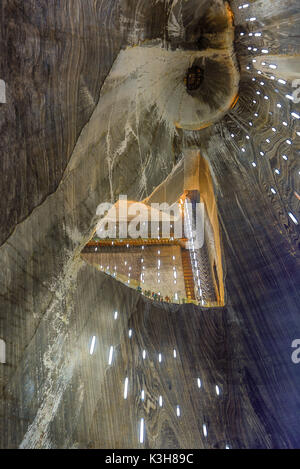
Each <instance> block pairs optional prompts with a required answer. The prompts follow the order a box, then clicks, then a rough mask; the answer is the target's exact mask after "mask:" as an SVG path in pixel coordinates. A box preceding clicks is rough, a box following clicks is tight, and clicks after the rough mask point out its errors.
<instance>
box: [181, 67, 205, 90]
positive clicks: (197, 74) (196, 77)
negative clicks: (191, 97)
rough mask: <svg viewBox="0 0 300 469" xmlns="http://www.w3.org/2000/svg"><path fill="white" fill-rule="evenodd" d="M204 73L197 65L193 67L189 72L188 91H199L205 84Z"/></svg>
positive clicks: (186, 79)
mask: <svg viewBox="0 0 300 469" xmlns="http://www.w3.org/2000/svg"><path fill="white" fill-rule="evenodd" d="M203 79H204V72H203V70H202V69H201V68H200V67H198V66H197V65H193V66H192V67H190V68H189V69H188V71H187V74H186V77H185V84H186V88H187V90H188V91H195V90H198V89H199V88H200V86H201V84H202V82H203Z"/></svg>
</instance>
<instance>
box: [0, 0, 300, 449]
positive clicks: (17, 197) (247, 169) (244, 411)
mask: <svg viewBox="0 0 300 469" xmlns="http://www.w3.org/2000/svg"><path fill="white" fill-rule="evenodd" d="M241 4H242V2H238V1H233V2H230V5H231V8H232V11H233V13H234V26H235V31H234V43H233V44H231V39H230V38H231V34H232V32H231V29H230V27H228V24H226V25H224V24H223V23H222V21H221V23H220V20H218V18H219V14H218V12H219V11H223V10H222V9H223V2H221V0H220V1H217V0H216V1H211V2H210V1H207V0H198V1H197V0H174V1H171V0H170V1H169V0H151V1H150V0H102V1H101V0H72V1H70V0H60V1H46V0H40V1H36V0H26V1H19V0H3V1H2V2H1V7H0V11H1V17H0V21H1V23H0V25H1V26H0V27H1V59H0V60H1V61H0V74H1V76H0V78H1V79H3V80H4V81H5V83H6V99H7V102H6V104H0V106H1V107H0V127H1V139H0V149H1V159H0V161H1V165H2V166H1V200H0V214H1V220H2V223H1V226H0V236H1V247H0V250H1V270H0V289H1V290H0V291H1V295H0V298H1V300H0V338H2V339H4V340H5V342H6V364H0V447H1V448H136V447H140V446H141V445H140V443H139V435H138V431H139V421H140V419H141V418H142V417H144V418H145V428H146V436H145V442H144V444H143V445H142V447H144V448H224V447H225V445H229V446H230V447H231V448H295V447H299V446H300V425H299V410H300V393H299V386H300V365H299V364H298V365H296V364H294V363H293V362H292V360H291V353H292V349H291V343H292V341H293V340H294V339H296V338H300V321H299V314H300V297H299V291H300V289H299V285H300V273H299V246H300V244H299V243H300V237H299V225H296V224H295V223H293V222H292V220H291V218H290V217H289V216H288V212H291V213H293V214H294V215H295V216H296V217H297V218H298V220H299V219H300V218H299V200H300V198H299V197H297V194H299V193H300V187H299V171H300V168H299V150H300V145H299V130H300V128H299V124H298V120H297V119H294V118H293V117H292V116H291V112H299V105H297V104H295V103H294V102H291V101H290V100H289V99H287V98H286V94H291V93H292V92H293V88H292V81H293V80H295V79H297V78H300V66H299V48H300V39H299V37H300V36H299V26H300V5H299V2H298V1H297V0H281V1H279V0H274V1H271V0H264V1H251V2H249V7H248V8H243V9H239V6H240V5H241ZM253 17H255V18H256V20H253V21H249V18H253ZM216 18H217V19H216ZM220 24H221V26H220ZM201 25H202V26H203V25H204V26H203V29H202V30H201ZM218 28H219V29H220V31H218V33H219V34H215V33H214V32H215V31H216V30H218ZM199 31H200V32H201V34H202V37H204V38H205V39H206V41H203V42H204V43H205V44H208V45H207V49H208V52H207V54H208V55H207V56H206V59H201V60H204V62H205V64H206V70H207V80H208V83H209V84H208V85H207V87H208V88H206V91H205V93H206V95H205V99H204V97H203V96H194V97H193V96H192V97H191V96H190V95H186V96H185V95H184V93H183V91H182V82H183V78H184V75H185V73H186V69H187V67H188V65H189V63H190V62H191V61H192V60H194V59H195V58H196V59H199V60H200V58H201V56H202V55H201V53H200V52H199V48H197V47H196V46H195V44H196V41H197V39H198V38H199ZM258 31H259V32H262V36H257V37H256V36H253V35H252V36H249V32H253V33H254V32H258ZM241 33H242V35H241ZM220 38H221V39H220ZM203 42H202V43H203ZM224 44H225V46H224ZM249 47H251V48H252V50H249V49H248V48H249ZM253 47H255V48H257V49H258V51H253ZM262 48H266V49H268V50H269V54H268V55H264V54H261V52H260V51H261V49H262ZM212 50H213V51H214V52H211V51H212ZM216 51H217V52H216ZM253 60H256V62H253ZM262 61H265V62H267V63H269V64H270V63H276V64H279V65H278V68H277V69H276V70H271V71H270V69H269V68H268V67H267V66H263V65H262ZM264 67H265V68H264ZM258 72H261V73H258ZM211 74H212V76H211ZM238 75H239V77H238ZM214 77H215V83H214V82H213V79H214ZM253 78H255V81H253ZM279 78H281V79H284V80H285V81H286V84H280V83H278V79H279ZM238 79H239V84H238V81H237V80H238ZM179 83H181V85H179ZM180 87H181V88H180ZM236 89H238V93H239V100H238V102H237V104H236V105H235V106H234V107H233V108H232V109H229V110H228V112H226V113H225V112H221V113H220V115H218V116H216V114H214V111H215V109H216V103H219V104H220V106H221V107H222V103H227V102H229V101H230V99H231V98H232V97H233V96H234V94H235V90H236ZM257 91H259V93H260V94H257ZM193 100H194V101H195V100H198V102H199V103H200V104H199V106H200V108H201V109H202V110H203V112H202V114H203V116H202V117H203V118H200V117H199V116H198V117H199V126H200V127H201V125H202V124H205V123H206V119H205V117H206V115H207V113H209V112H211V115H213V116H214V119H213V122H212V125H211V126H209V127H206V128H203V129H202V130H195V128H196V127H195V126H194V124H195V120H196V117H195V112H194V109H193V103H194V101H193ZM253 101H255V102H253ZM278 103H279V104H280V103H281V105H282V107H281V108H279V107H278V106H277V104H278ZM180 106H181V108H180ZM201 106H202V107H201ZM179 108H180V116H179V117H180V119H182V120H181V121H180V119H179V122H178V109H179ZM255 114H256V115H255ZM180 122H181V123H182V122H183V128H182V125H177V126H176V123H177V124H180ZM187 122H189V123H188V124H187ZM191 122H192V126H190V123H191ZM282 122H285V123H286V125H285V124H282ZM185 126H187V128H184V127H185ZM272 127H273V128H274V129H275V130H272ZM193 129H194V130H193ZM297 132H298V133H297ZM247 136H248V137H249V138H247ZM266 139H269V140H270V142H267V141H266ZM287 140H289V142H290V143H288V142H287ZM190 149H193V150H195V149H197V150H199V151H200V154H201V155H202V156H203V157H205V158H206V159H207V161H208V162H209V165H210V169H211V173H212V176H213V181H214V186H215V194H216V200H217V204H218V210H219V221H220V226H221V235H222V244H223V263H224V270H225V289H226V306H225V307H222V308H215V309H210V308H208V309H205V308H202V309H201V308H200V307H196V306H194V305H178V306H176V305H167V304H156V303H152V302H151V301H150V300H147V299H146V298H144V297H143V296H140V295H139V294H138V293H136V292H134V291H131V290H130V289H128V288H126V287H125V286H123V285H121V284H120V283H118V282H116V281H114V280H113V279H111V278H108V277H107V276H105V274H103V273H101V272H99V271H97V270H96V269H94V268H93V266H90V265H88V264H86V263H85V262H83V260H82V259H81V257H80V253H81V250H82V249H83V247H84V246H85V244H86V242H87V241H88V240H89V239H90V237H91V235H92V233H93V230H94V228H95V225H96V220H97V218H96V209H97V206H98V204H99V203H100V202H103V201H112V202H114V201H116V200H117V198H118V196H119V194H127V195H128V197H129V198H131V199H133V200H142V199H144V198H146V197H148V196H150V194H151V193H152V191H153V190H154V188H155V187H157V186H158V185H159V184H160V183H161V182H163V181H164V180H165V178H166V177H167V176H168V175H169V174H170V173H171V172H172V171H174V170H175V169H176V165H177V164H179V163H180V159H181V158H184V153H185V152H186V151H188V150H190ZM283 155H286V156H287V159H284V158H283V157H282V156H283ZM178 162H179V163H178ZM253 163H255V165H253ZM276 169H277V170H278V171H279V173H277V172H276V173H275V170H276ZM271 188H272V189H273V191H271ZM116 310H117V311H118V312H119V317H118V320H114V318H113V314H114V311H116ZM130 328H132V331H133V336H132V338H129V337H128V330H129V329H130ZM93 335H95V336H96V349H95V354H94V355H93V356H90V355H89V342H90V339H91V337H92V336H93ZM111 345H113V346H114V355H113V363H112V365H111V366H109V365H108V353H109V348H110V346H111ZM173 349H176V351H177V357H176V358H174V357H173ZM142 350H146V351H147V356H146V359H145V360H143V359H142ZM159 353H161V354H162V357H163V359H162V362H161V363H159V361H158V354H159ZM126 376H127V377H128V378H129V394H128V398H127V399H124V398H123V386H124V379H125V377H126ZM197 378H200V379H201V383H202V386H201V388H199V387H198V386H197ZM216 385H217V386H219V388H220V395H219V396H218V395H217V394H216V391H215V386H216ZM142 390H145V400H144V401H142V400H141V399H140V394H141V391H142ZM159 396H162V398H163V406H162V407H160V406H159V404H158V399H159ZM177 405H179V406H180V409H181V416H180V417H177V415H176V406H177ZM204 424H205V425H206V428H207V436H206V437H205V435H204V433H203V425H204Z"/></svg>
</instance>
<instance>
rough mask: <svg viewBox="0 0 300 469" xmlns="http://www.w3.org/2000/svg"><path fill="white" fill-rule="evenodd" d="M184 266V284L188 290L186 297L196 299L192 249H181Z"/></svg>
mask: <svg viewBox="0 0 300 469" xmlns="http://www.w3.org/2000/svg"><path fill="white" fill-rule="evenodd" d="M181 258H182V268H183V277H184V285H185V291H186V297H187V298H188V299H189V300H195V299H196V298H195V289H194V276H193V269H192V264H191V257H190V251H189V250H188V249H182V250H181Z"/></svg>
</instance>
